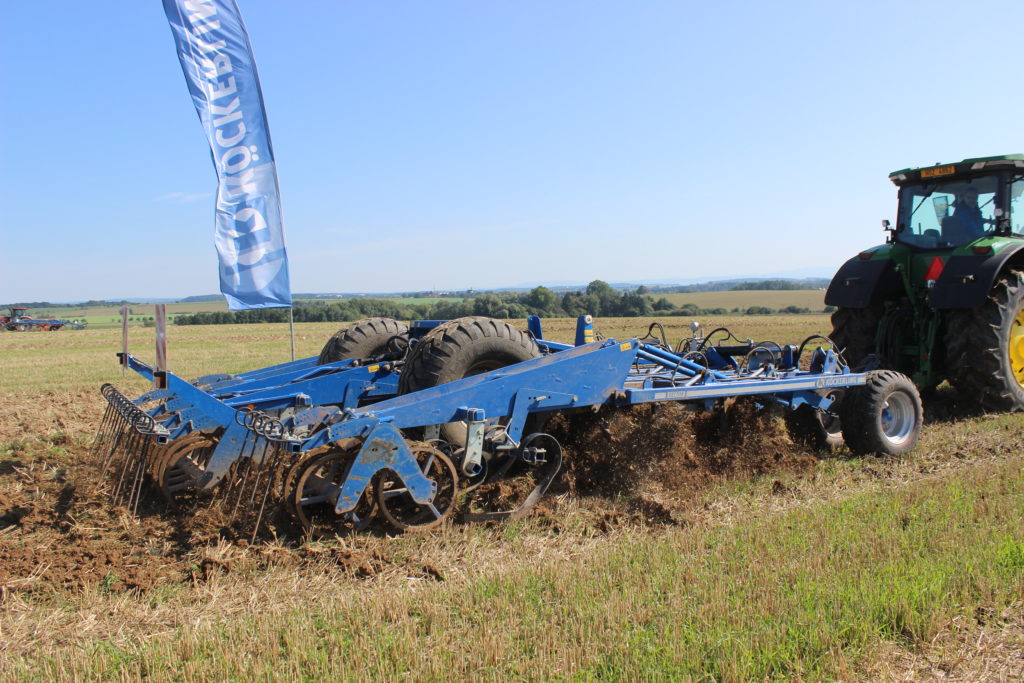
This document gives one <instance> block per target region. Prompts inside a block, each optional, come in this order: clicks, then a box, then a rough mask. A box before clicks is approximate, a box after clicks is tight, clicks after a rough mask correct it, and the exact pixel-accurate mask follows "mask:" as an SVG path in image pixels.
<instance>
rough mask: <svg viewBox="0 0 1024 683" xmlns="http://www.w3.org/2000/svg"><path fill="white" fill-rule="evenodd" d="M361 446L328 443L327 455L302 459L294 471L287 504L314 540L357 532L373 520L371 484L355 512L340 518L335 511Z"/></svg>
mask: <svg viewBox="0 0 1024 683" xmlns="http://www.w3.org/2000/svg"><path fill="white" fill-rule="evenodd" d="M360 444H361V442H355V443H354V444H352V445H350V446H349V447H347V448H342V447H340V446H338V445H336V444H331V445H330V446H328V447H327V450H326V452H323V453H319V454H318V455H314V456H313V457H310V458H306V459H304V460H302V461H301V462H300V463H299V464H298V465H299V466H298V468H297V469H296V470H295V477H294V479H293V483H291V485H290V488H291V491H290V493H289V496H288V499H289V504H290V507H291V510H292V512H293V513H294V514H295V518H296V519H297V520H298V522H299V524H301V525H302V528H303V529H304V530H305V531H306V532H307V533H309V534H310V535H311V536H313V537H314V538H318V537H322V536H335V535H338V534H343V533H350V532H352V531H359V530H361V529H364V528H365V527H366V525H367V524H369V522H370V521H371V520H372V519H373V514H374V498H373V494H372V492H371V488H372V486H373V485H372V484H370V485H369V486H367V488H366V490H365V491H364V492H363V495H362V497H360V499H359V503H357V504H356V507H355V509H354V510H352V511H351V512H347V513H345V514H342V515H339V514H337V513H336V512H335V511H334V508H335V505H337V503H338V496H339V495H340V494H341V488H342V486H343V485H344V483H345V479H346V478H347V477H348V471H349V468H350V467H351V466H352V462H353V461H354V460H355V457H356V454H357V453H359V445H360Z"/></svg>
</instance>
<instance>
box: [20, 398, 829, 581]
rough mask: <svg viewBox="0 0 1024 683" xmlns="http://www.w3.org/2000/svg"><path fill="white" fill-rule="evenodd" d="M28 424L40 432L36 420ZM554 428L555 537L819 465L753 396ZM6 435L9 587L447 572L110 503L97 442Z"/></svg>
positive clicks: (156, 506) (550, 524) (362, 550)
mask: <svg viewBox="0 0 1024 683" xmlns="http://www.w3.org/2000/svg"><path fill="white" fill-rule="evenodd" d="M37 426H38V425H37ZM26 428H28V429H29V430H30V432H29V433H31V429H32V428H33V425H26ZM51 428H52V427H51ZM45 431H46V430H41V432H42V433H45ZM548 431H550V432H551V433H552V434H553V435H554V436H555V437H556V438H558V439H559V441H560V442H561V443H562V444H563V446H564V447H565V461H564V464H563V470H562V473H561V474H560V476H559V478H558V479H557V480H556V482H555V484H554V486H553V487H552V490H551V491H550V492H549V495H548V496H547V497H546V498H545V499H544V500H542V501H541V503H540V505H538V506H537V508H536V510H535V512H534V515H535V516H537V517H539V518H540V525H539V526H540V527H541V528H546V529H547V530H548V531H549V532H550V531H552V530H553V531H555V532H557V531H558V529H559V523H560V521H559V515H560V509H559V508H560V507H561V503H560V501H564V500H566V498H567V497H569V498H571V499H573V500H576V501H577V502H579V501H585V503H586V504H585V505H583V506H582V509H583V510H584V514H588V515H590V516H591V517H592V518H593V520H592V521H593V522H594V526H595V527H596V528H597V529H599V530H611V529H613V528H616V527H621V525H623V524H627V523H636V522H638V521H639V522H642V523H645V524H648V525H672V524H675V523H677V522H678V519H679V517H680V512H681V511H683V510H685V508H686V506H687V505H688V504H691V502H692V498H693V497H694V493H695V492H696V491H699V489H700V488H701V487H702V486H706V485H707V484H708V483H709V482H712V481H719V480H722V479H726V478H730V477H745V476H751V475H761V474H765V473H769V472H781V471H787V472H799V471H803V470H806V469H808V468H811V467H813V466H814V463H815V462H816V458H815V457H814V456H813V455H812V454H811V453H809V452H807V451H805V450H802V449H801V448H799V447H797V446H795V445H794V444H793V443H792V441H791V440H790V439H789V438H788V436H787V435H786V431H785V428H784V426H783V424H782V421H781V419H780V418H779V416H778V415H777V414H776V413H774V412H771V411H766V410H761V409H758V408H757V407H756V406H755V404H753V403H752V402H736V403H732V404H730V405H728V406H727V407H726V408H725V409H723V410H721V411H718V412H715V413H709V414H694V413H691V412H687V411H685V410H684V409H683V408H682V407H681V406H677V405H658V406H637V407H634V408H631V409H614V410H613V409H605V410H602V411H600V412H598V413H596V414H593V413H585V414H578V415H572V416H560V417H558V418H556V419H554V420H552V422H551V423H550V424H549V425H548ZM35 433H40V431H36V432H35ZM7 443H8V448H9V450H8V456H7V457H5V458H2V459H0V589H2V590H3V591H27V592H44V593H45V592H55V591H56V592H61V591H72V592H77V591H82V590H86V589H99V590H104V591H123V590H135V591H143V592H145V591H149V590H151V589H153V588H154V587H157V586H160V585H162V584H167V583H176V582H183V581H187V582H195V583H199V582H203V581H207V580H209V579H210V578H211V577H212V576H213V575H216V574H222V573H225V572H251V571H260V570H262V569H265V568H267V567H269V566H281V565H285V566H295V567H296V568H299V569H301V568H304V567H315V568H316V569H317V570H318V571H322V570H323V569H324V568H325V567H328V568H333V570H334V571H338V572H340V573H343V574H345V575H348V576H354V577H374V576H378V575H381V574H384V573H388V572H400V573H402V574H403V575H405V576H411V577H419V578H424V579H429V580H442V579H443V571H442V570H439V569H437V568H436V567H435V566H433V565H432V564H431V563H430V562H428V561H425V560H423V559H422V558H420V559H417V557H416V556H415V553H413V554H412V556H411V557H408V556H406V554H407V551H408V547H406V548H405V549H403V550H401V551H390V550H389V548H390V546H391V544H392V543H393V540H392V539H388V538H386V537H384V536H383V532H382V531H379V530H378V531H377V532H376V535H375V536H374V534H373V533H372V532H371V534H370V535H368V536H365V537H364V538H363V539H358V538H357V539H355V541H354V542H343V543H339V542H333V541H328V542H315V543H304V542H303V541H302V539H295V538H291V539H286V540H283V541H282V540H278V539H272V538H270V539H267V538H264V539H261V540H260V541H258V542H257V543H256V544H254V545H253V546H251V547H250V545H249V538H248V534H244V535H243V534H241V533H238V532H237V531H235V530H233V529H232V528H230V527H228V526H225V525H223V523H222V522H223V520H222V519H218V516H217V515H216V514H213V513H212V512H211V511H209V510H199V511H198V512H199V514H196V512H197V511H196V510H192V511H189V512H185V513H181V512H178V513H176V512H174V511H173V510H169V509H168V506H167V504H166V503H164V502H163V501H162V500H157V499H154V500H151V501H149V502H146V503H144V504H143V506H142V508H141V509H140V510H139V514H137V515H133V514H131V513H130V512H129V511H128V510H126V509H124V508H123V507H118V506H115V505H113V504H111V502H110V495H109V494H110V491H109V484H108V483H107V482H106V481H105V480H104V479H103V477H102V476H100V473H99V465H98V463H97V462H95V459H94V458H93V456H91V455H90V448H89V444H88V443H87V441H86V440H85V439H77V440H76V439H72V438H70V437H67V436H66V435H65V433H64V432H55V433H53V432H51V435H50V437H48V438H37V439H20V440H16V441H8V442H7ZM506 488H507V487H506ZM521 493H522V492H521V491H520V492H516V495H512V498H516V497H517V496H518V494H521ZM500 494H502V492H499V495H500Z"/></svg>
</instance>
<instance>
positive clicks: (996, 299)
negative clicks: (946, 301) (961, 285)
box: [946, 270, 1024, 411]
mask: <svg viewBox="0 0 1024 683" xmlns="http://www.w3.org/2000/svg"><path fill="white" fill-rule="evenodd" d="M946 329H947V332H946V358H947V359H948V363H949V380H950V382H951V383H952V384H953V385H954V386H955V387H956V388H957V391H959V392H960V393H961V394H963V395H964V397H965V398H968V399H969V400H971V401H978V402H979V403H980V404H981V406H982V407H983V408H986V409H988V410H997V411H1003V410H1007V411H1019V410H1024V273H1022V272H1021V271H1018V270H1011V271H1009V272H1007V273H1006V274H1005V275H1004V276H1002V277H1000V278H999V280H998V281H997V282H996V284H995V285H994V286H993V287H992V291H991V292H990V293H989V296H988V298H987V299H986V300H985V303H984V304H982V305H981V306H979V307H977V308H971V309H965V310H956V311H951V312H950V315H949V320H948V323H947V325H946Z"/></svg>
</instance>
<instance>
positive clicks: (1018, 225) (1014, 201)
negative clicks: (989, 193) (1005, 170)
mask: <svg viewBox="0 0 1024 683" xmlns="http://www.w3.org/2000/svg"><path fill="white" fill-rule="evenodd" d="M1010 230H1012V231H1013V232H1014V233H1015V234H1017V235H1021V236H1024V176H1017V177H1016V178H1014V179H1013V182H1011V183H1010Z"/></svg>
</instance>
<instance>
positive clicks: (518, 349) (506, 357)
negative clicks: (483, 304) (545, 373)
mask: <svg viewBox="0 0 1024 683" xmlns="http://www.w3.org/2000/svg"><path fill="white" fill-rule="evenodd" d="M538 356H540V349H539V348H537V343H536V342H535V341H534V340H533V339H532V338H531V337H530V336H529V335H527V334H526V333H524V332H522V331H520V330H517V329H516V328H515V327H512V326H511V325H509V324H508V323H506V322H503V321H501V320H495V319H493V318H484V317H478V316H471V317H467V318H456V319H455V320H449V321H448V322H446V323H444V324H442V325H439V326H438V327H435V328H434V329H433V330H431V331H430V332H429V333H428V334H426V335H425V336H424V337H423V339H421V340H420V342H419V344H417V345H416V346H415V347H414V348H413V351H412V353H411V354H410V355H409V358H408V360H407V361H406V364H405V368H404V369H403V371H402V375H401V377H400V378H399V381H398V391H399V393H401V394H409V393H412V392H414V391H420V390H421V389H427V388H430V387H435V386H438V385H439V384H447V383H448V382H454V381H455V380H457V379H462V378H463V377H470V376H472V375H479V374H482V373H485V372H490V371H492V370H497V369H499V368H503V367H506V366H508V365H514V364H516V363H522V362H523V361H527V360H530V359H531V358H536V357H538ZM441 436H442V437H443V438H444V439H445V440H446V441H449V442H451V443H453V444H457V445H460V446H464V445H465V443H466V424H465V423H464V422H452V423H449V424H446V425H443V426H442V427H441Z"/></svg>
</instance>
